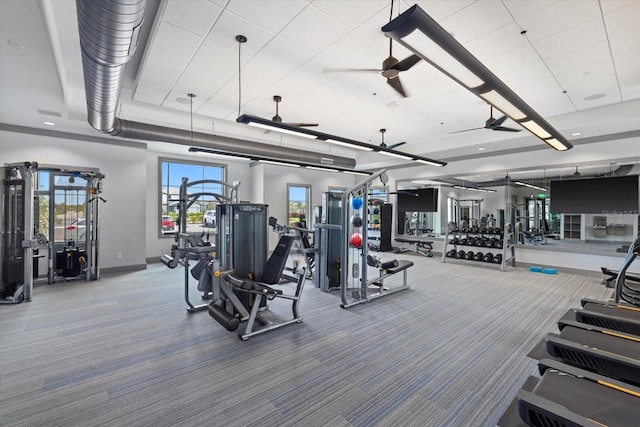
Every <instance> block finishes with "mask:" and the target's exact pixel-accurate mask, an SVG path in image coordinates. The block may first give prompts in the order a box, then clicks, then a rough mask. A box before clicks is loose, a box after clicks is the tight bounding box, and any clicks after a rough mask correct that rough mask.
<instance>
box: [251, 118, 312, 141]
mask: <svg viewBox="0 0 640 427" xmlns="http://www.w3.org/2000/svg"><path fill="white" fill-rule="evenodd" d="M247 124H248V125H249V126H253V127H256V128H261V129H267V130H275V131H278V132H282V133H288V134H289V135H295V136H300V137H302V138H309V139H316V138H317V137H316V136H314V135H308V134H306V133H302V132H298V131H295V130H290V129H282V128H275V127H273V126H269V125H265V124H262V123H254V122H250V123H247Z"/></svg>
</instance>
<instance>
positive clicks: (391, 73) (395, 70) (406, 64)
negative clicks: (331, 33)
mask: <svg viewBox="0 0 640 427" xmlns="http://www.w3.org/2000/svg"><path fill="white" fill-rule="evenodd" d="M392 18H393V0H391V15H390V16H389V21H391V19H392ZM418 61H420V57H419V56H418V55H415V54H414V55H411V56H408V57H407V58H405V59H403V60H402V61H399V60H398V59H397V58H395V57H394V56H393V39H389V56H388V57H387V58H386V59H385V60H384V61H382V68H350V69H346V70H329V71H362V72H376V73H380V74H382V76H383V77H385V78H386V79H387V83H388V84H389V86H391V87H392V88H394V89H395V90H396V91H397V92H398V93H399V94H400V95H402V96H403V97H407V96H408V95H407V93H406V92H405V90H404V87H403V86H402V82H401V81H400V78H399V77H398V74H400V72H401V71H407V70H408V69H410V68H411V67H413V66H414V65H416V64H417V63H418Z"/></svg>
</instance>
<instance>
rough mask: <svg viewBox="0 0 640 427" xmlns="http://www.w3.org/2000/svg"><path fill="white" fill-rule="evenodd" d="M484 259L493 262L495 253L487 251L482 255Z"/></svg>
mask: <svg viewBox="0 0 640 427" xmlns="http://www.w3.org/2000/svg"><path fill="white" fill-rule="evenodd" d="M482 261H484V262H491V261H493V254H492V253H491V252H487V253H486V254H484V256H483V257H482Z"/></svg>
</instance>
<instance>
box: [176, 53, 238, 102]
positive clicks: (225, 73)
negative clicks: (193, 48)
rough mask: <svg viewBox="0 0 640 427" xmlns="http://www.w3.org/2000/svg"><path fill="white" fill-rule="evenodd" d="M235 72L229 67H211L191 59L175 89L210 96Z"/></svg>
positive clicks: (200, 95)
mask: <svg viewBox="0 0 640 427" xmlns="http://www.w3.org/2000/svg"><path fill="white" fill-rule="evenodd" d="M235 74H236V72H235V71H234V70H231V69H230V68H229V67H220V66H215V67H211V66H210V65H208V64H203V63H201V62H197V61H191V62H190V63H189V65H187V67H186V68H185V70H184V72H183V73H182V75H181V76H180V78H179V79H178V81H177V82H176V85H175V90H177V91H179V92H183V93H195V94H196V95H198V96H199V97H206V98H208V97H210V96H211V95H213V94H214V93H215V92H216V91H218V90H219V89H220V88H221V87H222V86H224V85H225V84H226V83H227V82H228V81H229V79H231V78H232V77H233V76H234V75H235Z"/></svg>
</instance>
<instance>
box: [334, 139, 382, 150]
mask: <svg viewBox="0 0 640 427" xmlns="http://www.w3.org/2000/svg"><path fill="white" fill-rule="evenodd" d="M326 141H327V142H330V143H331V144H336V145H342V146H343V147H349V148H355V149H356V150H363V151H373V147H364V146H362V145H356V144H351V143H348V142H344V141H338V140H336V139H331V138H329V139H327V140H326Z"/></svg>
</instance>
